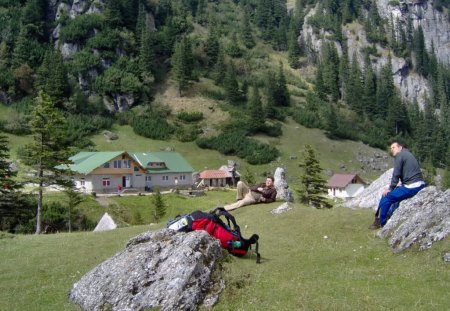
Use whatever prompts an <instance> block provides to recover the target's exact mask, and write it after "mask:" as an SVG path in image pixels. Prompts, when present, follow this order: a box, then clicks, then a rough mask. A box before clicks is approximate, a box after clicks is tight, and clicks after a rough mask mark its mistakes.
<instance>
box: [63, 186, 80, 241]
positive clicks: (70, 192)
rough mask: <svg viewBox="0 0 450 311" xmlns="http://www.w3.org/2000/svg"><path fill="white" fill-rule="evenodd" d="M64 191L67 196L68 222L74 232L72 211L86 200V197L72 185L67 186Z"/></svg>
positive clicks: (70, 230)
mask: <svg viewBox="0 0 450 311" xmlns="http://www.w3.org/2000/svg"><path fill="white" fill-rule="evenodd" d="M64 193H65V194H66V196H67V224H68V226H69V232H72V212H73V211H74V209H75V208H76V207H77V206H78V205H80V203H81V202H83V201H84V197H83V195H82V194H81V193H79V192H77V191H76V190H74V189H73V188H72V187H69V188H66V189H65V190H64Z"/></svg>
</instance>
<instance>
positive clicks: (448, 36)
mask: <svg viewBox="0 0 450 311" xmlns="http://www.w3.org/2000/svg"><path fill="white" fill-rule="evenodd" d="M376 2H377V6H378V11H379V13H380V16H381V17H383V18H385V19H387V20H390V17H391V15H392V17H393V21H394V23H395V22H396V21H397V20H398V21H399V22H400V23H401V24H402V25H403V27H405V26H406V25H407V22H408V18H410V19H411V21H412V24H413V26H414V28H416V29H417V27H418V26H419V25H421V26H422V29H423V32H424V38H425V44H426V46H427V48H428V50H429V51H431V46H432V44H434V50H435V53H436V56H437V58H438V59H439V60H440V61H441V62H443V63H445V64H449V63H450V23H449V14H448V12H447V10H442V12H440V11H439V10H437V9H435V8H434V6H433V1H427V0H401V1H390V0H377V1H376Z"/></svg>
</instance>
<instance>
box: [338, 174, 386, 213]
mask: <svg viewBox="0 0 450 311" xmlns="http://www.w3.org/2000/svg"><path fill="white" fill-rule="evenodd" d="M392 172H393V169H392V168H391V169H389V170H387V171H386V172H385V173H384V174H383V175H381V176H380V177H379V178H378V179H377V180H375V181H374V182H372V183H371V184H370V185H369V186H368V187H367V188H365V189H364V190H363V191H362V192H361V193H360V194H359V195H358V196H357V197H354V198H351V199H350V200H348V201H345V202H344V203H342V204H341V205H340V206H342V207H348V208H372V209H377V207H378V202H379V201H380V199H381V193H382V192H383V189H385V188H387V187H388V186H389V184H390V183H391V177H392Z"/></svg>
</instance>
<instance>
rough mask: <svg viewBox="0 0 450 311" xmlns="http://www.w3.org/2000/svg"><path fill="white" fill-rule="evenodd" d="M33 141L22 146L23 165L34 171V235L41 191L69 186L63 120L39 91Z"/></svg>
mask: <svg viewBox="0 0 450 311" xmlns="http://www.w3.org/2000/svg"><path fill="white" fill-rule="evenodd" d="M30 126H31V131H32V136H33V141H32V142H31V143H30V144H28V145H26V146H25V154H24V159H23V160H24V162H25V163H26V164H27V165H29V166H31V167H32V168H33V169H34V170H35V171H36V175H35V177H31V178H30V180H29V182H30V183H33V184H36V185H37V187H38V189H37V191H38V204H37V212H36V234H39V233H41V230H42V219H41V212H42V199H43V196H44V188H45V187H48V186H51V185H59V186H63V187H69V186H71V184H72V182H71V181H70V180H68V179H67V175H68V174H69V172H68V170H67V169H64V165H67V164H70V162H69V160H68V158H69V152H70V149H69V146H68V145H67V143H66V135H65V133H66V125H65V119H64V116H63V115H62V114H61V112H59V111H58V109H57V108H55V105H54V103H53V102H52V100H51V98H50V97H49V96H48V95H47V94H45V93H44V92H42V91H40V92H39V94H38V97H37V98H36V106H35V108H34V111H33V112H32V114H31V121H30Z"/></svg>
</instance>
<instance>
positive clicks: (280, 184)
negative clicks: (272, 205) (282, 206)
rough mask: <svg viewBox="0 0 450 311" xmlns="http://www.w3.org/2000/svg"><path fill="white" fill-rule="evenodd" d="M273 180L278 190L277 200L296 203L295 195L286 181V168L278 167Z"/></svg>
mask: <svg viewBox="0 0 450 311" xmlns="http://www.w3.org/2000/svg"><path fill="white" fill-rule="evenodd" d="M273 178H274V179H275V181H274V186H275V189H277V200H282V201H286V202H294V195H293V193H292V190H291V189H289V186H288V183H287V181H286V175H285V173H284V168H282V167H277V169H276V170H275V174H274V176H273Z"/></svg>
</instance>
